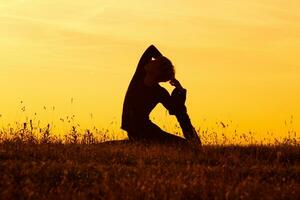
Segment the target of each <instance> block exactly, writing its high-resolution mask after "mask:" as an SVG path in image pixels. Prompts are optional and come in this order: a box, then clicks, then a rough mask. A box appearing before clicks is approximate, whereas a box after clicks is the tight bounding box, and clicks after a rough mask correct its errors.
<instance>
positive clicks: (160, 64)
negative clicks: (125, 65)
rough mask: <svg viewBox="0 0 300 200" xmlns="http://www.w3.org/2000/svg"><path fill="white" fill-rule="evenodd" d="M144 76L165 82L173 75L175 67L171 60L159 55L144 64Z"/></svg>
mask: <svg viewBox="0 0 300 200" xmlns="http://www.w3.org/2000/svg"><path fill="white" fill-rule="evenodd" d="M145 70H146V76H148V77H150V78H151V79H152V80H154V81H157V82H166V81H169V80H172V79H173V78H174V77H175V69H174V66H173V64H172V62H171V61H170V60H169V59H168V58H166V57H164V56H160V57H158V58H157V59H155V60H152V61H151V62H149V63H148V64H147V65H145Z"/></svg>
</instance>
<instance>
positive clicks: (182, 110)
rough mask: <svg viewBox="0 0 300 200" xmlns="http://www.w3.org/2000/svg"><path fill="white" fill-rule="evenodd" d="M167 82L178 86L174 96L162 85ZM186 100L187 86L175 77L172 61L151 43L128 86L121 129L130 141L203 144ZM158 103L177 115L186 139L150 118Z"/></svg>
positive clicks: (171, 113)
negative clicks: (159, 125) (188, 112)
mask: <svg viewBox="0 0 300 200" xmlns="http://www.w3.org/2000/svg"><path fill="white" fill-rule="evenodd" d="M167 81H169V83H170V84H171V85H172V86H175V89H174V90H173V92H172V94H171V95H170V94H169V92H168V91H167V90H166V89H165V88H163V87H161V86H160V85H159V82H167ZM185 100H186V89H184V88H183V87H182V86H181V84H180V82H179V81H178V80H176V79H175V71H174V66H173V65H172V63H171V61H170V60H169V59H168V58H166V57H164V56H163V55H162V54H161V53H160V52H159V50H158V49H157V48H156V47H155V46H153V45H150V46H149V47H148V48H147V49H146V51H145V52H144V53H143V55H142V57H141V58H140V60H139V63H138V66H137V69H136V71H135V74H134V75H133V77H132V80H131V82H130V84H129V87H128V89H127V92H126V95H125V100H124V104H123V113H122V124H121V128H122V129H123V130H125V131H127V134H128V138H129V140H134V141H143V142H158V143H176V144H188V143H192V144H197V145H200V144H201V143H200V139H199V137H198V135H197V133H196V131H195V129H194V127H193V126H192V124H191V121H190V118H189V116H188V114H187V109H186V106H185ZM158 103H162V104H163V106H164V107H165V108H166V109H167V110H168V111H169V114H170V115H175V116H176V118H177V120H178V122H179V124H180V127H181V129H182V131H183V135H184V137H185V138H186V139H184V138H181V137H178V136H175V135H173V134H170V133H167V132H165V131H163V130H162V129H160V128H159V127H158V126H157V125H156V124H154V123H153V122H152V121H151V120H150V119H149V114H150V112H151V111H152V109H153V108H154V107H155V106H156V105H157V104H158Z"/></svg>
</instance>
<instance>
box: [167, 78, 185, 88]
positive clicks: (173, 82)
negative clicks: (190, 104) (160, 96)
mask: <svg viewBox="0 0 300 200" xmlns="http://www.w3.org/2000/svg"><path fill="white" fill-rule="evenodd" d="M170 84H171V85H172V86H174V87H176V88H177V89H179V90H181V91H183V90H184V88H183V87H182V85H181V84H180V82H179V81H178V80H177V79H175V78H174V79H172V80H170Z"/></svg>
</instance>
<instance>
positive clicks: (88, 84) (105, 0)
mask: <svg viewBox="0 0 300 200" xmlns="http://www.w3.org/2000/svg"><path fill="white" fill-rule="evenodd" d="M299 10H300V1H299V0H242V1H241V0H227V1H224V0H211V1H204V0H189V1H184V0H180V1H179V0H163V1H162V0H152V1H146V0H127V1H116V0H88V1H83V0H77V1H74V0H9V1H8V0H0V85H1V89H0V92H1V94H0V95H1V98H0V126H3V127H5V126H6V124H7V123H13V122H15V121H19V122H21V121H22V120H25V119H26V117H27V118H28V119H31V118H34V119H36V120H41V121H42V122H43V123H47V122H52V123H53V124H55V125H56V126H57V127H61V126H63V128H62V129H61V130H62V131H64V128H66V125H63V122H62V121H61V120H60V118H63V119H66V116H71V115H73V114H74V115H75V121H76V123H79V124H80V126H81V127H82V128H89V127H92V126H97V127H103V128H115V129H116V130H117V132H118V131H119V132H121V130H120V119H121V112H122V104H123V99H124V96H125V92H126V89H127V87H128V84H129V81H130V80H131V77H132V75H133V73H134V71H135V69H136V65H137V62H138V60H139V58H140V56H141V54H142V53H143V51H144V50H145V49H146V48H147V47H148V46H149V45H150V44H154V45H155V46H156V47H157V48H158V49H159V50H160V51H161V52H162V53H163V54H164V55H165V56H167V57H168V58H169V59H170V60H171V61H172V62H173V64H174V66H175V68H176V73H177V74H176V76H177V78H178V79H179V80H180V82H181V83H182V85H183V86H184V87H185V88H186V89H187V91H188V94H187V108H188V112H189V114H190V117H191V119H192V122H193V124H194V125H195V126H197V127H198V126H200V128H201V129H202V130H203V129H205V128H207V127H209V128H213V127H215V128H216V129H218V128H219V127H220V125H219V124H218V123H219V122H221V121H222V122H224V123H225V124H229V127H231V128H232V129H238V130H239V131H241V132H248V131H253V132H256V133H257V134H259V135H260V136H262V137H263V136H264V134H266V133H267V132H274V134H275V135H276V136H285V135H286V133H287V131H288V130H290V129H293V130H296V131H297V132H298V133H299V132H300V104H299V102H300V58H299V57H300V12H299ZM162 85H163V86H165V87H167V89H168V90H169V91H171V89H172V87H171V86H169V85H168V84H162ZM24 106H25V107H24ZM22 108H23V110H22ZM34 113H36V115H35V114H34ZM152 117H155V119H154V121H155V122H157V123H158V124H159V125H160V126H162V125H163V124H166V125H167V126H168V127H169V128H170V127H174V125H175V124H176V121H175V118H174V116H168V115H167V113H166V111H165V109H164V108H163V107H162V106H161V105H158V106H157V107H156V108H155V110H154V111H153V113H152ZM291 118H292V119H291ZM291 120H292V122H291ZM285 121H286V123H285ZM111 122H113V123H111ZM168 127H167V128H168ZM116 134H117V133H116ZM298 137H299V135H298Z"/></svg>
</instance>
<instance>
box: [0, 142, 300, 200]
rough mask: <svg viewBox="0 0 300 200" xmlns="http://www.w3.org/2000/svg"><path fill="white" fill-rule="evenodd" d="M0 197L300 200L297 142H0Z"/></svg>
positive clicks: (298, 149)
mask: <svg viewBox="0 0 300 200" xmlns="http://www.w3.org/2000/svg"><path fill="white" fill-rule="evenodd" d="M0 172H1V173H0V197H1V199H300V147H299V146H297V145H276V146H272V145H268V146H266V145H265V146H259V145H255V146H254V145H253V146H205V145H204V146H203V147H202V148H201V149H200V150H195V149H186V148H182V147H176V146H163V145H147V146H144V145H142V144H134V143H133V144H130V143H100V144H34V143H32V144H30V143H20V142H3V143H2V144H1V145H0Z"/></svg>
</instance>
